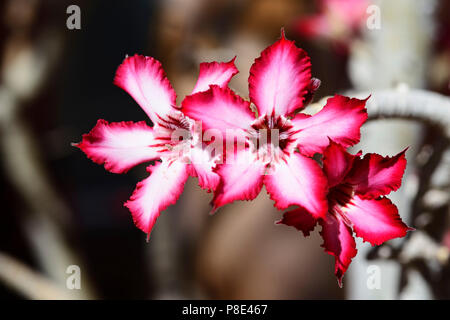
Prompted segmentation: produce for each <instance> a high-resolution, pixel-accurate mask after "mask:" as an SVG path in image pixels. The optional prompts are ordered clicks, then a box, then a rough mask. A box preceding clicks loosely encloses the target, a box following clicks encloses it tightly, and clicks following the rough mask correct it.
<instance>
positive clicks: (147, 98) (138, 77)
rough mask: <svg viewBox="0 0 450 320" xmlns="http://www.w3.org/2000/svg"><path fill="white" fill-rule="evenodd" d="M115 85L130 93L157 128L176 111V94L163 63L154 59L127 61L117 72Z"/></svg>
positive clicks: (141, 57) (132, 59)
mask: <svg viewBox="0 0 450 320" xmlns="http://www.w3.org/2000/svg"><path fill="white" fill-rule="evenodd" d="M114 84H116V85H117V86H119V87H120V88H122V89H123V90H125V91H126V92H128V93H129V94H130V95H131V96H132V97H133V98H134V100H136V102H137V103H138V104H139V105H140V106H141V108H142V109H143V110H144V111H145V113H146V114H147V115H148V116H149V117H150V119H151V120H152V122H153V123H154V124H155V123H157V122H158V118H160V117H161V118H164V117H165V116H166V115H167V114H169V113H170V112H171V111H173V110H174V109H175V108H174V107H175V105H176V94H175V91H174V90H173V88H172V85H171V84H170V82H169V80H168V79H167V77H166V74H165V72H164V70H163V68H162V66H161V63H160V62H159V61H157V60H155V59H153V58H152V57H144V56H141V55H134V56H132V57H127V58H126V59H125V60H124V61H123V63H122V64H121V65H120V66H119V68H118V69H117V72H116V76H115V78H114Z"/></svg>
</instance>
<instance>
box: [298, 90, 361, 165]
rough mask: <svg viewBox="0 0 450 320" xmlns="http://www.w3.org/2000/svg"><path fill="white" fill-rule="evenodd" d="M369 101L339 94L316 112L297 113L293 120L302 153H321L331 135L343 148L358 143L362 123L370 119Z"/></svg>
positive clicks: (311, 154) (309, 154) (308, 154)
mask: <svg viewBox="0 0 450 320" xmlns="http://www.w3.org/2000/svg"><path fill="white" fill-rule="evenodd" d="M366 101H367V99H366V100H359V99H355V98H353V99H350V98H347V97H344V96H340V95H336V96H334V97H332V98H329V99H328V101H327V104H326V105H325V106H324V107H323V109H322V110H320V111H319V112H318V113H316V114H315V115H313V116H308V115H305V114H298V115H297V116H296V117H295V118H294V119H292V123H293V124H294V128H295V130H299V132H298V133H297V134H296V135H295V138H296V139H297V143H298V147H299V149H300V152H301V153H302V154H304V155H306V156H313V155H314V153H316V152H319V153H321V152H323V150H324V149H325V148H326V147H327V146H328V143H329V138H330V139H332V140H333V141H334V142H336V143H339V144H340V145H342V146H343V147H349V146H352V145H354V144H355V143H357V142H358V141H359V138H360V128H361V125H362V124H363V123H364V122H365V121H366V119H367V112H366V108H365V105H366Z"/></svg>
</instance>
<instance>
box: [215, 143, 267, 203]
mask: <svg viewBox="0 0 450 320" xmlns="http://www.w3.org/2000/svg"><path fill="white" fill-rule="evenodd" d="M265 169H266V164H265V163H263V162H261V161H259V160H258V159H257V158H256V157H255V156H254V155H252V154H251V153H250V152H249V151H246V150H243V151H240V152H238V153H237V154H236V156H235V159H234V160H233V161H232V160H231V159H229V158H227V160H226V161H225V163H223V164H220V165H218V166H217V170H216V172H217V173H218V174H219V176H220V178H221V180H220V183H219V186H218V187H217V189H216V191H215V193H214V198H213V200H212V205H213V210H212V212H215V211H216V210H217V209H218V208H220V207H222V206H224V205H226V204H228V203H231V202H233V201H236V200H253V199H255V198H256V197H257V196H258V194H259V192H260V191H261V188H262V186H263V177H264V173H265Z"/></svg>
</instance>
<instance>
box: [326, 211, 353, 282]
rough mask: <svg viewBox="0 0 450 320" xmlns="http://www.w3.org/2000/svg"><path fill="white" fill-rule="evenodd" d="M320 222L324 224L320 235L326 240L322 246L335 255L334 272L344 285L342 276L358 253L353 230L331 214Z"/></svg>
mask: <svg viewBox="0 0 450 320" xmlns="http://www.w3.org/2000/svg"><path fill="white" fill-rule="evenodd" d="M320 224H321V225H322V231H321V232H320V235H321V236H322V238H323V240H324V242H323V244H322V247H323V248H324V249H325V252H327V253H328V254H330V255H332V256H334V258H335V264H334V274H335V275H336V277H337V279H338V282H339V286H341V287H342V277H343V276H344V274H345V272H346V271H347V269H348V267H349V265H350V263H351V262H352V259H353V257H355V256H356V253H357V250H356V243H355V239H354V238H353V233H352V230H351V229H350V228H349V227H348V226H347V225H346V224H345V223H344V222H343V221H342V220H341V219H338V218H336V217H335V216H334V215H331V214H327V216H326V219H325V220H321V221H320Z"/></svg>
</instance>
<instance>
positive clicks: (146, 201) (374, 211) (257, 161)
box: [76, 33, 409, 282]
mask: <svg viewBox="0 0 450 320" xmlns="http://www.w3.org/2000/svg"><path fill="white" fill-rule="evenodd" d="M237 72H238V71H237V69H236V67H235V65H234V59H233V60H231V61H229V62H226V63H218V62H212V63H202V64H201V65H200V73H199V78H198V80H197V84H196V85H195V87H194V90H193V92H192V94H190V95H189V96H187V97H186V98H185V99H184V100H183V102H182V103H181V104H180V105H179V106H177V105H176V94H175V92H174V90H173V88H172V86H171V84H170V82H169V80H168V79H167V77H166V75H165V74H164V71H163V69H162V67H161V64H160V63H159V62H158V61H156V60H155V59H153V58H150V57H143V56H139V55H135V56H132V57H127V58H126V59H125V61H124V62H123V63H122V64H121V65H120V66H119V68H118V70H117V74H116V77H115V80H114V82H115V84H116V85H118V86H119V87H121V88H122V89H124V90H125V91H127V92H128V93H129V94H130V95H131V96H132V97H133V98H134V99H135V100H136V102H137V103H138V104H139V105H140V106H141V107H142V109H143V110H144V111H145V112H146V113H147V115H148V116H149V118H150V120H151V121H152V123H153V126H152V127H150V126H148V125H147V124H146V123H145V122H138V123H133V122H120V123H108V122H106V121H105V120H99V121H98V122H97V125H96V126H95V127H94V128H93V129H92V131H91V132H89V133H88V134H85V135H83V139H82V141H81V142H80V143H78V144H76V146H77V147H79V148H80V149H81V150H82V151H83V152H84V153H85V154H86V155H87V156H88V157H89V158H90V159H91V160H93V161H94V162H96V163H98V164H103V165H104V166H105V169H107V170H108V171H111V172H114V173H124V172H126V171H127V170H129V169H130V168H132V167H133V166H135V165H137V164H140V163H144V162H151V163H152V164H150V165H149V166H148V168H147V171H148V172H149V173H150V175H149V176H148V177H147V178H146V179H144V180H142V181H141V182H139V183H138V185H137V187H136V189H135V191H134V192H133V194H132V196H131V198H130V200H128V201H127V202H126V203H125V206H126V207H128V208H129V210H130V211H131V214H132V217H133V220H134V222H135V224H136V225H137V227H138V228H140V229H141V230H143V231H144V232H146V233H147V234H148V235H149V234H150V232H151V230H152V228H153V226H154V224H155V222H156V219H157V218H158V216H159V215H160V213H161V212H162V211H163V210H164V209H166V208H167V207H168V206H169V205H171V204H173V203H175V202H176V201H177V199H178V197H179V196H180V194H181V192H182V190H183V186H184V183H185V182H186V180H187V178H188V176H194V177H197V178H198V180H199V185H200V186H201V187H202V188H204V189H207V190H208V191H212V192H213V193H214V196H213V200H212V207H213V211H216V210H217V209H218V208H220V207H222V206H224V205H226V204H228V203H231V202H233V201H235V200H253V199H254V198H256V196H257V195H258V194H259V192H260V191H261V189H262V187H263V186H265V187H266V190H267V192H268V193H269V195H270V197H271V199H272V200H273V201H274V205H275V207H276V208H278V209H279V210H286V209H288V208H289V207H292V206H294V209H293V210H291V211H288V212H286V213H285V214H284V215H283V218H282V219H281V220H280V221H279V222H278V223H281V224H285V225H289V226H294V227H295V228H297V229H298V230H301V231H302V232H303V233H304V234H305V236H307V235H309V233H310V231H312V230H313V229H314V227H315V225H316V224H317V223H318V224H320V225H321V226H322V232H321V234H322V236H323V238H324V244H323V246H324V248H325V250H326V252H328V253H330V254H331V255H333V256H334V257H335V274H336V276H337V277H338V280H339V282H341V279H342V276H343V275H344V273H345V271H346V270H347V268H348V266H349V264H350V262H351V259H352V258H353V257H354V256H355V255H356V245H355V241H354V238H353V232H354V233H355V235H356V236H359V237H362V238H363V239H364V240H365V241H369V242H370V243H371V244H373V245H379V244H381V243H383V242H384V241H387V240H390V239H393V238H397V237H403V236H405V234H406V232H407V231H408V230H409V228H408V227H407V226H406V225H405V224H404V223H403V222H402V221H401V219H400V216H399V214H398V211H397V208H396V207H395V205H394V204H392V203H391V202H390V200H389V199H387V198H385V197H384V196H385V195H387V194H388V193H389V192H391V191H395V190H397V189H398V188H399V187H400V185H401V180H402V176H403V172H404V170H405V167H406V159H405V151H403V152H401V153H399V154H398V155H396V156H394V157H392V158H389V157H382V156H380V155H378V154H366V155H365V156H362V154H361V153H358V154H357V155H352V154H350V153H348V152H347V151H346V149H347V148H348V147H350V146H353V145H354V144H356V143H358V142H359V140H360V128H361V125H362V124H363V123H364V122H365V121H366V120H367V112H366V108H365V104H366V101H367V99H364V100H360V99H355V98H348V97H344V96H341V95H335V96H333V97H331V98H329V99H328V101H327V103H326V105H325V106H324V107H323V109H322V110H320V111H319V112H318V113H316V114H314V115H312V116H311V115H308V114H305V113H302V110H303V109H304V108H305V106H306V105H307V104H308V103H309V102H310V101H311V100H312V98H313V95H314V92H315V91H316V90H317V88H318V87H319V85H320V81H319V80H317V79H315V78H312V77H311V63H310V58H309V57H308V55H307V54H306V52H305V51H304V50H302V49H300V48H298V47H296V46H295V44H294V42H293V41H289V40H287V39H286V38H285V36H284V33H282V36H281V39H279V40H278V41H277V42H275V43H274V44H273V45H271V46H269V47H268V48H266V49H265V50H264V51H263V52H262V53H261V56H260V57H259V58H257V59H256V60H255V62H254V64H253V65H252V67H251V69H250V76H249V96H250V99H249V101H248V100H245V99H243V98H241V97H240V96H238V95H237V94H236V93H234V92H233V91H232V90H231V89H230V88H229V87H228V83H229V81H230V79H231V78H232V77H233V76H234V75H235V74H236V73H237Z"/></svg>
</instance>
